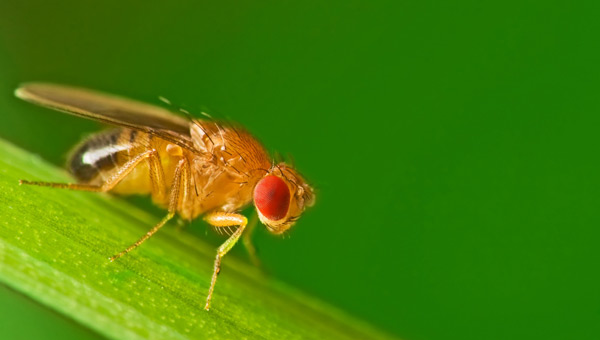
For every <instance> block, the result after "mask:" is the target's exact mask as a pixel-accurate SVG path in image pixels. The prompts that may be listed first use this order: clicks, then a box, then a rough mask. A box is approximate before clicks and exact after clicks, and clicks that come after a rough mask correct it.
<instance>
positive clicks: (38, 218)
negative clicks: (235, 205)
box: [0, 141, 389, 339]
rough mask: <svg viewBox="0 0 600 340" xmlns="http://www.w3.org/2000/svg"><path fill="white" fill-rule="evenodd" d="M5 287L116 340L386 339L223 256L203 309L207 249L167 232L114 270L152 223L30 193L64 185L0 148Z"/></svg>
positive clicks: (137, 215) (117, 206) (92, 198)
mask: <svg viewBox="0 0 600 340" xmlns="http://www.w3.org/2000/svg"><path fill="white" fill-rule="evenodd" d="M0 155H1V157H0V173H1V176H0V192H1V193H2V194H0V216H2V219H0V282H2V283H4V284H6V285H8V286H10V287H12V288H14V289H16V290H18V291H20V292H22V293H24V294H26V295H27V296H29V297H31V298H33V299H34V300H36V301H39V302H40V303H42V304H44V305H46V306H48V307H50V308H52V309H55V310H57V311H59V312H61V313H62V314H64V315H66V316H68V317H70V318H72V319H74V320H76V321H78V322H79V323H81V324H83V325H85V326H87V327H89V328H91V329H93V330H95V331H96V332H98V333H100V334H102V335H104V336H107V337H109V338H115V339H117V338H118V339H147V338H153V339H198V338H210V339H231V338H238V339H241V338H248V339H254V338H267V339H269V338H278V339H283V338H285V339H290V338H315V339H323V338H329V339H343V338H387V337H389V336H388V335H386V334H384V333H381V332H379V331H378V330H375V329H374V328H372V327H371V326H369V325H367V324H365V323H363V322H361V321H359V320H355V319H353V318H351V317H349V316H347V315H346V314H344V313H343V312H341V311H339V310H337V309H335V308H333V307H330V306H328V305H326V304H324V303H322V302H320V301H318V300H316V299H313V298H310V297H308V296H306V295H305V294H302V293H301V292H298V291H296V290H295V289H293V288H291V287H289V286H287V285H284V284H283V283H281V282H278V281H276V280H273V279H272V278H267V277H265V276H264V275H262V274H261V273H260V272H259V271H258V270H256V269H255V268H253V267H251V266H249V265H247V264H246V263H244V262H242V261H239V260H237V259H236V258H235V257H233V256H228V257H226V258H225V260H224V266H223V268H222V272H221V275H220V277H219V280H218V282H217V286H216V290H215V294H214V295H213V306H212V308H211V310H210V311H209V312H207V311H204V310H203V308H202V307H203V303H204V299H205V298H206V293H207V290H208V286H209V283H210V276H211V273H212V261H213V258H214V251H215V250H214V249H213V248H212V247H211V246H209V245H207V244H206V243H204V242H202V241H201V240H199V239H197V238H195V237H193V236H192V235H188V234H186V233H177V232H176V231H174V230H173V228H169V227H167V228H164V229H163V230H161V231H160V233H158V234H157V235H155V236H153V237H152V239H150V240H149V241H148V242H146V243H145V244H144V245H143V246H142V247H140V248H138V249H136V250H135V251H134V252H133V253H132V254H129V255H127V256H125V257H123V258H121V259H119V260H117V261H115V262H114V263H110V262H109V261H108V258H109V256H111V255H113V254H114V253H116V252H118V251H120V250H122V249H123V248H125V247H126V246H127V245H129V244H130V243H131V242H133V241H135V240H136V239H137V238H139V236H140V235H142V234H143V233H144V232H146V231H147V230H148V229H149V228H150V227H151V226H152V225H153V224H154V223H156V222H157V221H155V220H154V218H153V217H151V216H150V215H149V214H147V213H145V212H143V211H141V210H139V209H137V208H136V207H133V206H131V205H129V204H127V203H126V202H123V201H122V200H120V199H118V198H114V197H110V196H108V195H103V194H94V193H87V192H75V191H69V190H58V189H50V188H42V187H33V186H19V185H18V180H19V179H29V180H43V181H59V182H66V181H69V178H68V176H67V175H66V174H65V173H64V172H59V171H57V170H56V169H55V168H53V167H52V166H49V165H47V164H46V163H44V162H43V161H42V160H41V159H39V158H38V157H35V156H31V155H29V154H27V153H26V152H24V151H22V150H20V149H18V148H16V147H14V146H12V145H10V144H8V143H6V142H2V141H0Z"/></svg>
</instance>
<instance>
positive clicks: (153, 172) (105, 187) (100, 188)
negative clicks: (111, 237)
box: [19, 149, 165, 198]
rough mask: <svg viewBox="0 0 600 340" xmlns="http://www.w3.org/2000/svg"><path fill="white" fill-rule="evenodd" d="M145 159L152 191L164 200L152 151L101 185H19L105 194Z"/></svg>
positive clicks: (157, 162) (162, 182) (161, 176)
mask: <svg viewBox="0 0 600 340" xmlns="http://www.w3.org/2000/svg"><path fill="white" fill-rule="evenodd" d="M145 159H147V160H148V163H149V165H150V177H151V182H152V189H153V190H156V193H157V194H158V195H159V196H160V197H161V198H164V195H165V180H164V173H163V169H162V166H161V165H160V158H159V157H158V152H157V151H156V150H154V149H152V150H148V151H146V152H143V153H141V154H139V155H137V156H135V157H133V158H132V159H131V160H129V161H128V162H127V163H125V164H124V165H123V166H122V167H120V168H119V170H118V171H117V172H116V173H115V174H114V175H112V176H111V177H110V178H108V179H107V180H106V181H105V182H104V183H102V185H92V184H73V183H52V182H37V181H27V180H24V179H22V180H20V181H19V185H22V184H27V185H37V186H42V187H51V188H61V189H71V190H82V191H96V192H107V191H110V190H112V189H113V188H114V187H115V186H116V185H117V184H119V182H121V181H122V180H123V179H124V178H125V177H127V175H129V174H130V173H131V171H133V169H135V167H136V166H138V165H139V164H140V163H141V162H142V161H143V160H145Z"/></svg>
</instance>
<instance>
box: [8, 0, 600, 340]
mask: <svg viewBox="0 0 600 340" xmlns="http://www.w3.org/2000/svg"><path fill="white" fill-rule="evenodd" d="M599 17H600V7H599V5H598V3H597V2H593V1H590V2H577V3H569V4H567V3H566V2H565V3H562V2H552V1H538V2H534V1H518V2H512V3H510V2H506V1H503V2H497V3H490V2H488V3H486V4H482V3H480V2H477V1H460V2H452V3H446V2H429V1H411V2H406V1H390V2H387V3H386V2H382V1H372V2H369V1H339V2H338V1H327V2H323V1H302V2H287V1H262V2H256V1H239V2H236V1H219V2H210V3H208V2H205V1H203V2H190V3H177V4H176V3H171V4H165V3H161V4H158V3H151V2H146V1H144V2H142V1H139V2H133V1H131V2H127V3H122V2H120V1H103V2H102V3H101V4H96V5H92V4H89V3H86V2H83V1H71V2H64V1H61V2H55V1H28V2H21V3H17V2H16V1H2V2H1V3H0V108H1V109H2V112H1V113H0V137H2V138H5V139H7V140H9V141H12V142H13V143H15V144H17V145H19V146H21V147H23V148H25V149H27V150H30V151H32V152H34V153H39V154H42V155H43V156H44V157H45V158H46V159H47V160H49V161H51V162H53V163H55V164H57V165H61V164H63V163H64V161H65V154H66V152H67V151H68V150H69V149H70V147H71V146H72V145H74V144H75V143H76V142H77V141H78V140H80V138H81V137H82V136H84V135H86V134H88V133H90V132H93V131H95V130H97V128H98V125H97V124H96V123H93V122H89V121H84V120H81V119H77V118H74V117H70V116H67V115H62V114H59V113H53V112H50V111H48V110H43V109H39V108H36V107H33V106H32V105H29V104H25V103H21V102H19V101H18V100H17V99H15V98H14V97H13V96H12V91H13V90H14V88H15V87H16V86H17V85H18V84H19V83H20V82H24V81H32V80H45V81H52V82H59V83H67V84H75V85H81V86H86V87H90V88H95V89H100V90H104V91H108V92H113V93H117V94H121V95H125V96H129V97H134V98H137V99H142V100H145V101H149V102H154V103H159V102H158V100H157V98H156V97H157V96H158V95H162V96H164V97H167V98H169V99H170V100H171V101H172V102H173V103H175V104H177V105H179V106H183V107H185V108H187V109H188V110H190V111H191V112H195V113H198V112H200V111H208V112H211V113H213V114H214V115H215V116H218V117H226V118H228V119H231V120H233V121H236V122H239V123H241V124H243V125H245V126H246V127H247V128H248V129H249V130H250V131H252V132H253V133H254V134H255V135H256V136H257V137H258V138H259V139H260V140H262V141H263V142H264V144H265V145H266V146H267V147H268V148H269V149H270V150H271V151H279V152H281V153H283V154H287V153H289V154H291V155H293V158H294V159H295V162H296V164H297V167H298V169H299V170H300V171H301V172H302V173H303V174H305V175H306V177H307V178H309V179H310V181H311V182H312V183H314V185H315V187H316V188H317V192H318V197H317V204H316V206H315V207H314V208H313V209H311V210H309V211H308V212H307V213H306V214H305V216H304V217H303V218H302V219H301V220H300V222H299V223H298V225H297V227H296V228H294V230H293V232H292V234H291V238H289V239H285V240H282V239H278V238H275V237H271V236H269V235H268V233H267V232H266V231H264V229H263V230H262V231H261V232H259V233H258V235H257V236H256V242H257V246H258V248H259V252H260V256H261V258H262V260H263V261H264V263H265V266H266V268H267V269H268V270H269V272H270V273H271V274H273V275H274V276H276V277H278V278H280V279H283V280H284V281H286V282H289V283H292V284H293V285H295V286H297V287H299V288H301V289H303V290H305V291H307V292H310V293H312V294H313V295H315V296H317V297H319V298H321V299H323V300H325V301H329V302H331V303H332V304H334V305H337V306H339V307H341V308H343V309H345V310H347V311H348V312H350V313H352V314H354V315H357V316H359V317H362V318H363V319H365V320H368V321H369V322H371V323H373V324H375V325H378V326H380V327H381V328H382V329H385V330H388V331H389V332H392V333H394V334H397V335H399V336H400V337H402V338H405V339H564V338H570V339H598V338H600V289H599V287H600V275H598V272H599V271H600V250H599V247H598V243H599V241H600V231H599V229H598V226H599V222H600V214H598V212H597V211H598V207H599V205H600V199H599V191H600V181H599V180H598V176H599V174H600V163H599V162H598V149H599V148H598V146H599V145H600V143H599V142H598V130H599V127H600V119H599V118H598V117H599V113H600V96H599V93H598V92H599V90H600V86H599V79H600V66H599V65H600V41H599V37H600V20H598V18H599ZM145 203H146V202H145V201H144V202H141V204H145ZM154 212H155V213H156V214H157V216H159V215H160V214H161V212H160V211H157V210H154ZM206 229H207V228H206V226H205V225H204V224H203V223H201V222H199V221H196V222H194V224H193V226H192V227H191V228H188V231H189V232H196V233H201V234H204V233H205V232H206ZM207 238H208V239H209V241H210V242H213V243H214V244H215V246H216V245H217V244H218V243H219V242H220V241H222V239H220V238H219V237H218V236H215V235H213V234H212V233H211V232H210V231H209V232H208V236H207ZM239 248H240V249H236V251H235V253H236V254H237V255H238V256H244V252H243V249H241V248H242V247H239ZM19 299H20V297H15V296H13V294H11V292H10V291H8V290H3V291H2V294H0V315H7V314H9V313H12V314H11V315H13V314H14V315H20V314H18V313H22V315H23V318H27V319H28V320H30V322H32V323H33V322H35V323H37V320H38V319H43V318H42V317H40V316H38V315H45V316H44V318H45V319H44V320H41V321H40V323H39V327H42V326H43V327H50V328H52V329H53V331H52V332H54V330H56V329H58V330H56V331H57V332H61V330H60V329H63V330H62V332H64V333H62V334H65V336H67V335H68V336H72V337H74V338H78V337H81V336H82V335H85V334H87V333H86V331H85V330H77V329H71V328H73V327H75V328H76V326H75V325H74V324H71V323H69V321H68V320H62V319H60V316H57V315H55V314H52V312H49V311H44V310H43V309H40V308H39V307H37V306H35V305H31V308H29V309H27V308H25V307H23V308H17V307H16V306H17V305H18V306H21V307H22V306H24V305H26V304H27V303H25V302H23V303H17V302H15V301H20V300H19ZM54 319H56V320H57V321H56V322H52V321H49V320H54ZM33 320H35V321H33ZM58 320H60V321H58ZM42 322H44V323H45V324H48V326H45V324H44V325H42ZM16 325H18V323H17V322H15V323H11V322H6V321H5V325H3V326H2V327H8V328H10V327H13V328H12V329H16V327H17V326H16ZM61 325H62V326H61ZM61 327H62V328H61ZM46 334H53V333H46ZM90 338H94V336H93V335H90Z"/></svg>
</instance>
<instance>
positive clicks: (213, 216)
mask: <svg viewBox="0 0 600 340" xmlns="http://www.w3.org/2000/svg"><path fill="white" fill-rule="evenodd" d="M204 220H205V221H206V222H208V223H209V224H210V225H212V226H215V227H231V226H236V225H237V226H239V227H238V228H237V230H236V231H235V232H234V233H233V234H231V236H230V237H229V238H228V239H227V241H225V242H224V243H223V244H222V245H221V246H220V247H219V249H217V256H216V257H215V265H214V268H213V275H212V280H211V281H210V288H209V289H208V296H207V297H206V305H205V306H204V309H205V310H209V309H210V299H211V298H212V294H213V290H214V289H215V283H217V276H218V275H219V272H220V271H221V258H222V257H223V256H225V254H227V253H228V252H229V251H230V250H231V248H233V246H234V245H235V243H236V242H237V241H238V240H239V239H240V236H242V233H243V232H244V229H245V228H246V225H247V224H248V219H247V218H246V217H245V216H244V215H240V214H234V213H226V212H213V213H210V214H208V215H206V216H205V217H204Z"/></svg>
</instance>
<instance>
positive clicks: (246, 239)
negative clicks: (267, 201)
mask: <svg viewBox="0 0 600 340" xmlns="http://www.w3.org/2000/svg"><path fill="white" fill-rule="evenodd" d="M257 222H258V215H252V217H251V218H250V221H249V222H248V228H246V229H247V230H248V231H246V233H245V234H244V235H243V236H242V243H243V244H244V247H245V248H246V251H247V252H248V256H249V257H250V261H251V262H252V264H254V265H255V266H257V267H259V268H260V267H262V265H261V263H260V259H259V258H258V255H257V253H256V247H254V243H253V242H252V235H253V233H254V230H256V225H257Z"/></svg>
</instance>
